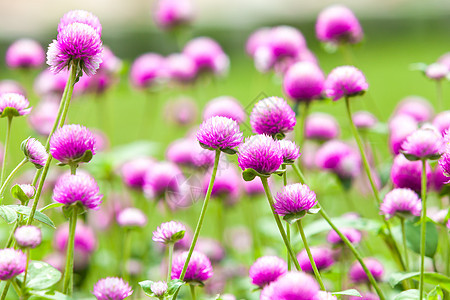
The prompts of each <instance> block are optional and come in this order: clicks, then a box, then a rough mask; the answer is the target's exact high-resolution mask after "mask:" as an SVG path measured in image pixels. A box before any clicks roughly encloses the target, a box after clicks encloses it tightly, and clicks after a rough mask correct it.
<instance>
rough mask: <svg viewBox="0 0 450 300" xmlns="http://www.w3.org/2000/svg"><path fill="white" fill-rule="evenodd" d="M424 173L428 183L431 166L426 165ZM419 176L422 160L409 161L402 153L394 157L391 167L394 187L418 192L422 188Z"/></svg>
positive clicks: (420, 174)
mask: <svg viewBox="0 0 450 300" xmlns="http://www.w3.org/2000/svg"><path fill="white" fill-rule="evenodd" d="M441 166H442V165H441ZM426 173H427V183H429V182H430V177H431V168H430V166H429V165H428V164H427V167H426ZM421 176H422V162H420V161H409V160H407V159H406V158H405V156H404V155H403V154H399V155H397V156H396V157H395V158H394V163H393V164H392V168H391V180H392V183H394V186H395V187H396V188H409V189H412V190H413V191H415V192H420V191H421V189H422V187H421V178H422V177H421ZM427 185H428V184H427Z"/></svg>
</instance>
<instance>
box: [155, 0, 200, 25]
mask: <svg viewBox="0 0 450 300" xmlns="http://www.w3.org/2000/svg"><path fill="white" fill-rule="evenodd" d="M193 18H194V7H193V4H192V0H158V2H157V5H156V8H155V17H154V19H155V22H156V24H157V25H158V26H159V27H161V28H163V29H171V28H174V27H177V26H180V25H182V24H186V23H189V22H191V21H192V19H193Z"/></svg>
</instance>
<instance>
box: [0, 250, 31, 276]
mask: <svg viewBox="0 0 450 300" xmlns="http://www.w3.org/2000/svg"><path fill="white" fill-rule="evenodd" d="M26 263H27V256H26V255H25V253H23V252H22V251H21V250H14V249H13V248H5V249H1V250H0V280H8V279H11V278H13V277H15V276H17V275H19V274H21V273H23V272H24V271H25V265H26Z"/></svg>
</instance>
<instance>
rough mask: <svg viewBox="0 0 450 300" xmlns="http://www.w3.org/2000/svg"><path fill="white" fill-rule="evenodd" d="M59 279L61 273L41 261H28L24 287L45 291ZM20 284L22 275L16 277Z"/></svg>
mask: <svg viewBox="0 0 450 300" xmlns="http://www.w3.org/2000/svg"><path fill="white" fill-rule="evenodd" d="M60 279H61V272H60V271H58V270H57V269H55V268H53V267H52V266H50V265H49V264H48V263H45V262H43V261H34V260H32V261H30V264H29V266H28V275H27V282H26V287H27V288H28V289H30V290H39V291H40V290H45V289H48V288H50V287H51V286H53V285H55V284H56V283H57V282H58V281H59V280H60ZM17 280H19V281H20V283H21V284H22V282H23V274H21V275H19V276H17Z"/></svg>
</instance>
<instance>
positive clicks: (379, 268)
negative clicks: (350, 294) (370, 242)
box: [349, 257, 384, 282]
mask: <svg viewBox="0 0 450 300" xmlns="http://www.w3.org/2000/svg"><path fill="white" fill-rule="evenodd" d="M363 261H364V264H365V265H366V266H367V269H369V272H370V273H372V276H373V277H374V278H375V280H377V281H380V280H381V277H382V276H383V273H384V268H383V265H382V264H381V263H380V262H379V261H378V260H377V259H375V258H372V257H368V258H364V259H363ZM349 277H350V279H351V280H352V281H353V282H368V281H369V279H368V278H367V274H366V273H365V272H364V270H363V268H362V267H361V264H360V263H359V262H358V261H355V262H354V263H353V265H352V266H351V267H350V271H349Z"/></svg>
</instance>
